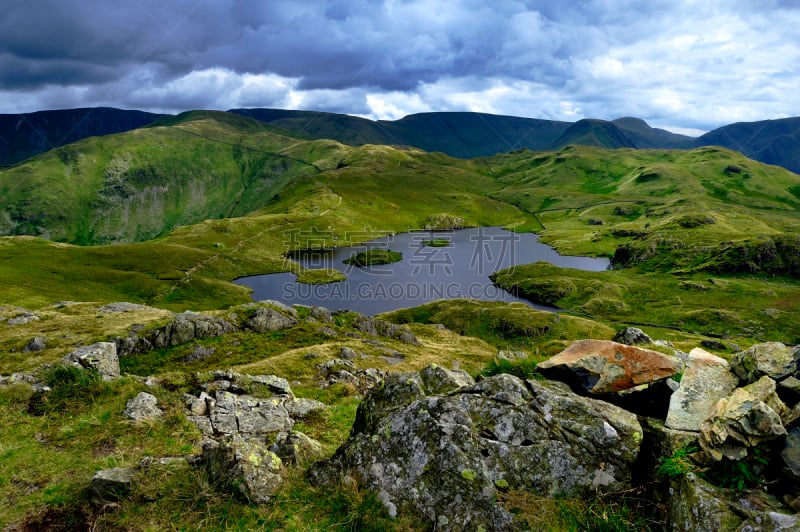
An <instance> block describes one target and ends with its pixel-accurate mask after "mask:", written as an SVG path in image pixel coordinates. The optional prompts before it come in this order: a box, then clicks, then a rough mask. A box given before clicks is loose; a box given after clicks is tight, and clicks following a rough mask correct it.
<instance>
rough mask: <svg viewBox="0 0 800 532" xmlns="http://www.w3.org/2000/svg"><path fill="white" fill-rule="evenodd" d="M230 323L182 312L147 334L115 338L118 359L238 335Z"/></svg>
mask: <svg viewBox="0 0 800 532" xmlns="http://www.w3.org/2000/svg"><path fill="white" fill-rule="evenodd" d="M238 330H239V328H238V327H237V326H236V325H234V324H233V323H231V322H229V321H227V320H225V319H222V318H218V317H215V316H209V315H207V314H198V313H196V312H189V311H186V312H182V313H181V314H177V315H176V316H175V317H174V318H173V319H172V321H171V322H169V323H168V324H166V325H164V326H163V327H158V328H156V329H151V330H148V331H146V332H144V333H142V334H138V333H135V332H131V333H130V335H129V336H128V337H127V338H117V339H116V344H117V349H118V351H119V355H120V356H123V357H124V356H128V355H132V354H134V353H143V352H146V351H150V350H152V349H162V348H164V347H173V346H176V345H181V344H185V343H187V342H191V341H194V340H198V339H202V338H212V337H215V336H222V335H224V334H229V333H232V332H236V331H238Z"/></svg>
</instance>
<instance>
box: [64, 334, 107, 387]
mask: <svg viewBox="0 0 800 532" xmlns="http://www.w3.org/2000/svg"><path fill="white" fill-rule="evenodd" d="M61 361H62V362H63V363H64V364H72V365H75V366H80V367H83V368H87V369H93V370H96V371H97V372H98V373H99V374H100V376H101V377H102V378H103V380H113V379H116V378H119V358H118V357H117V346H116V345H115V344H113V343H111V342H98V343H96V344H92V345H89V346H86V347H81V348H79V349H76V350H75V351H73V352H71V353H70V354H68V355H66V356H65V357H64V358H62V359H61Z"/></svg>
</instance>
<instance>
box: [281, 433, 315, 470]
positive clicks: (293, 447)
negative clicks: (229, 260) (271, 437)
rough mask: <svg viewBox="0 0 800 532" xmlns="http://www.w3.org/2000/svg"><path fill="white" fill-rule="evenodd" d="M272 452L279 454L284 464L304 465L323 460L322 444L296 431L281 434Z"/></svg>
mask: <svg viewBox="0 0 800 532" xmlns="http://www.w3.org/2000/svg"><path fill="white" fill-rule="evenodd" d="M270 451H272V452H273V453H275V454H277V455H278V456H279V457H280V459H281V460H282V461H283V463H284V464H292V465H304V464H307V463H310V462H313V461H315V460H319V459H320V458H322V444H321V443H319V442H318V441H317V440H315V439H313V438H309V437H308V436H306V435H305V434H303V433H302V432H298V431H294V430H293V431H292V432H289V433H286V432H281V433H279V434H278V436H277V437H276V438H275V443H273V444H272V447H270Z"/></svg>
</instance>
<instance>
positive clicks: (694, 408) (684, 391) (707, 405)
mask: <svg viewBox="0 0 800 532" xmlns="http://www.w3.org/2000/svg"><path fill="white" fill-rule="evenodd" d="M738 384H739V379H738V378H736V376H735V375H734V374H733V373H731V372H730V367H729V366H728V362H727V361H726V360H725V359H723V358H720V357H718V356H715V355H712V354H711V353H708V352H706V351H704V350H702V349H700V348H695V349H692V351H691V352H690V353H689V358H688V360H687V361H686V370H685V371H684V373H683V377H682V378H681V382H680V387H679V388H678V389H677V391H675V393H673V394H672V397H671V398H670V403H669V411H668V413H667V420H666V426H667V427H669V428H671V429H677V430H690V431H695V432H697V431H699V430H700V424H701V423H702V422H703V421H704V420H705V419H707V418H708V417H709V416H710V415H711V411H712V410H713V408H714V405H716V404H717V401H719V400H720V399H722V398H723V397H727V395H728V394H729V393H731V392H732V391H733V390H734V388H736V386H737V385H738Z"/></svg>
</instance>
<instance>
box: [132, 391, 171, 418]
mask: <svg viewBox="0 0 800 532" xmlns="http://www.w3.org/2000/svg"><path fill="white" fill-rule="evenodd" d="M163 413H164V412H163V411H162V410H161V409H160V408H158V399H156V397H155V396H154V395H152V394H149V393H147V392H139V394H138V395H137V396H136V397H134V398H133V399H131V400H130V401H128V403H127V405H126V406H125V412H124V414H125V417H127V418H130V419H132V420H134V421H153V420H155V419H158V418H160V417H161V415H162V414H163Z"/></svg>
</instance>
